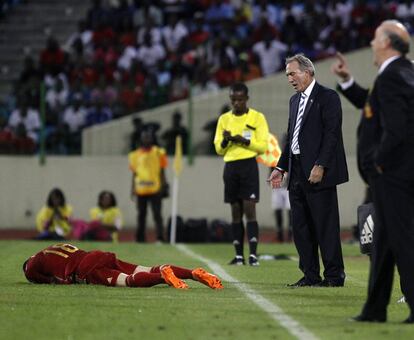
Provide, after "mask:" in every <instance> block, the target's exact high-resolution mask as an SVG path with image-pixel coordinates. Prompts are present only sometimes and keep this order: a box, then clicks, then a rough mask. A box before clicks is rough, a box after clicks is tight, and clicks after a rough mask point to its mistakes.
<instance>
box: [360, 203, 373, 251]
mask: <svg viewBox="0 0 414 340" xmlns="http://www.w3.org/2000/svg"><path fill="white" fill-rule="evenodd" d="M374 216H375V210H374V204H373V203H367V204H362V205H360V206H359V207H358V229H359V246H360V249H361V253H362V254H367V255H370V254H371V253H372V241H373V236H374V220H375V218H374Z"/></svg>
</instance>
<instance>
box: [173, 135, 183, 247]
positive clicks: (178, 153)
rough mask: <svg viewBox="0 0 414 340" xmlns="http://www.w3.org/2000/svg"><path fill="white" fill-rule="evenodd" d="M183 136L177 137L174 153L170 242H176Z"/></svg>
mask: <svg viewBox="0 0 414 340" xmlns="http://www.w3.org/2000/svg"><path fill="white" fill-rule="evenodd" d="M182 144H183V143H182V140H181V136H177V137H176V139H175V155H174V182H173V192H172V207H171V233H170V244H175V239H176V234H177V207H178V177H180V174H181V171H182V170H183V145H182Z"/></svg>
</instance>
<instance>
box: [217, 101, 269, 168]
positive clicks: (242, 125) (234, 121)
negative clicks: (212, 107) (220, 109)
mask: <svg viewBox="0 0 414 340" xmlns="http://www.w3.org/2000/svg"><path fill="white" fill-rule="evenodd" d="M224 130H227V131H230V134H231V135H232V136H235V135H240V136H242V137H244V138H246V139H248V140H250V144H249V145H248V146H245V145H240V144H234V143H233V142H229V144H228V145H227V147H226V148H224V149H223V148H222V147H221V142H222V141H223V131H224ZM268 135H269V127H268V125H267V121H266V118H265V116H264V115H263V113H261V112H258V111H256V110H253V109H250V108H249V111H248V112H247V113H245V114H244V115H242V116H236V115H235V114H233V112H232V111H229V112H226V113H224V114H222V115H221V116H220V118H219V120H218V123H217V128H216V135H215V137H214V146H215V148H216V152H217V154H219V155H222V156H224V157H223V159H224V161H225V162H232V161H238V160H241V159H247V158H253V157H256V156H257V155H259V154H262V153H264V152H265V151H266V149H267V138H268Z"/></svg>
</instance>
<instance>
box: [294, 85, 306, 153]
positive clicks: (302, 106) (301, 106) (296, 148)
mask: <svg viewBox="0 0 414 340" xmlns="http://www.w3.org/2000/svg"><path fill="white" fill-rule="evenodd" d="M305 98H306V94H304V93H303V92H302V93H301V94H300V102H299V109H298V115H297V117H296V124H295V130H293V138H292V152H293V153H294V154H299V153H300V150H299V140H298V136H299V131H300V125H301V123H302V118H303V113H304V112H305Z"/></svg>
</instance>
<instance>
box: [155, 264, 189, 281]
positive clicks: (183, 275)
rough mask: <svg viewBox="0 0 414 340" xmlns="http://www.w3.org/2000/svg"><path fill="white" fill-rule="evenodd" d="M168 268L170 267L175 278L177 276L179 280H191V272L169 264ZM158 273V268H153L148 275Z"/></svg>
mask: <svg viewBox="0 0 414 340" xmlns="http://www.w3.org/2000/svg"><path fill="white" fill-rule="evenodd" d="M168 266H170V267H171V269H172V270H173V272H174V274H175V276H177V277H178V278H179V279H192V278H193V274H192V270H190V269H187V268H183V267H177V266H172V265H170V264H169V265H168ZM159 272H160V266H154V267H152V268H151V271H150V273H159Z"/></svg>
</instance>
